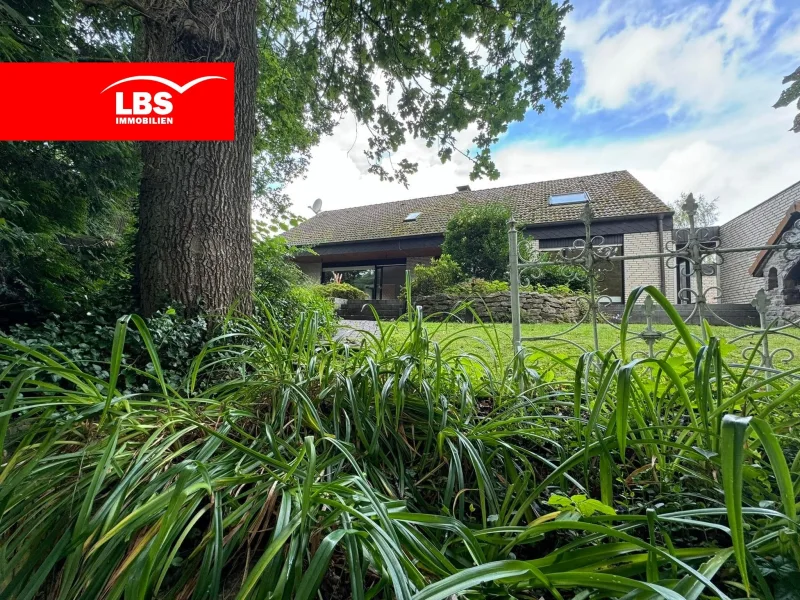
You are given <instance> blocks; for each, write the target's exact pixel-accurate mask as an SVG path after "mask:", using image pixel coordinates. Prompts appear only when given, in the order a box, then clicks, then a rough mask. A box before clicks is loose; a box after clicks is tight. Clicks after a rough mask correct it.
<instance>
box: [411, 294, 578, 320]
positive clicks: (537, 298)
mask: <svg viewBox="0 0 800 600" xmlns="http://www.w3.org/2000/svg"><path fill="white" fill-rule="evenodd" d="M579 299H580V297H578V296H553V295H552V294H539V293H537V292H520V295H519V300H520V314H521V317H522V322H523V323H575V322H577V321H578V320H580V318H581V315H582V306H585V304H586V302H580V301H579ZM464 301H465V298H462V297H459V296H453V295H450V294H435V295H433V296H423V297H421V298H417V299H415V300H414V304H415V305H416V306H421V307H422V314H423V315H424V316H426V317H429V316H433V315H436V314H437V313H452V312H453V311H454V309H455V308H457V307H458V306H459V305H460V304H462V303H463V302H464ZM468 301H469V302H471V304H472V309H473V310H474V311H475V313H476V314H477V315H478V316H479V317H480V318H481V320H484V321H486V320H489V319H491V320H493V321H495V322H498V323H510V322H511V292H497V293H495V294H487V295H486V296H483V297H481V298H470V299H468ZM446 317H447V315H445V314H442V315H439V316H438V317H436V318H440V319H444V318H446ZM458 317H459V318H461V319H464V320H469V319H470V317H471V313H470V311H466V310H465V311H461V312H460V313H458Z"/></svg>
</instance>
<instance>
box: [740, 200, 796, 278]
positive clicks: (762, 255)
mask: <svg viewBox="0 0 800 600" xmlns="http://www.w3.org/2000/svg"><path fill="white" fill-rule="evenodd" d="M798 219H800V202H795V203H794V204H792V205H791V206H790V207H789V210H787V211H786V215H785V216H784V217H783V219H781V222H780V223H778V226H777V227H776V228H775V232H774V233H773V234H772V235H771V236H770V238H769V240H768V241H767V244H766V245H767V246H774V245H777V244H780V243H781V237H783V234H784V233H786V232H787V231H788V230H789V228H791V227H792V226H793V225H794V224H795V222H796V221H797V220H798ZM773 252H775V250H762V251H761V252H759V253H758V256H756V260H755V261H754V262H753V264H752V265H751V267H750V274H751V275H752V276H753V277H763V276H764V267H765V266H766V264H767V260H769V257H770V256H772V253H773Z"/></svg>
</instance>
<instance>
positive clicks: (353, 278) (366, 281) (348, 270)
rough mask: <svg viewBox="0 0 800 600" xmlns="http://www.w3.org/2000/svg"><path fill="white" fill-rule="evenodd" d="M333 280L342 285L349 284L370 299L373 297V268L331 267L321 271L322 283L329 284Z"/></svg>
mask: <svg viewBox="0 0 800 600" xmlns="http://www.w3.org/2000/svg"><path fill="white" fill-rule="evenodd" d="M335 278H338V279H340V280H341V282H342V283H349V284H350V285H352V286H353V287H357V288H358V289H360V290H361V291H362V292H365V293H366V294H367V295H368V296H369V297H370V298H374V297H375V267H372V266H361V267H331V268H327V267H326V268H323V269H322V283H330V282H331V281H334V279H335Z"/></svg>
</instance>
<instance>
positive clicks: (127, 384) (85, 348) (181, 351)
mask: <svg viewBox="0 0 800 600" xmlns="http://www.w3.org/2000/svg"><path fill="white" fill-rule="evenodd" d="M146 323H147V328H148V329H149V331H150V334H151V336H152V338H153V344H154V346H155V348H156V349H157V350H158V353H159V356H160V359H161V360H160V362H161V368H162V369H163V371H164V378H165V380H166V381H167V383H169V384H170V385H172V386H178V385H179V384H180V381H181V379H182V378H183V376H184V374H185V373H186V371H187V369H188V368H189V364H190V362H191V361H192V359H193V358H194V357H195V356H196V355H197V353H198V352H200V349H201V348H202V347H203V344H204V343H205V342H206V339H207V338H208V323H207V321H206V319H205V318H203V317H191V318H189V317H185V316H184V315H183V311H181V310H176V309H174V308H168V309H166V310H164V311H161V312H157V313H156V314H155V315H153V316H152V317H150V318H149V319H146ZM115 327H116V319H115V318H114V316H113V315H112V314H111V313H109V312H101V313H95V312H87V313H85V314H84V316H83V318H80V319H74V318H73V319H64V318H61V317H58V316H54V317H52V318H51V319H48V320H47V321H44V322H43V323H39V324H36V325H35V326H30V325H14V326H12V327H10V328H9V330H8V337H9V338H10V339H12V340H14V341H16V342H18V343H20V344H24V345H25V346H29V347H31V348H38V349H45V348H48V349H49V348H53V349H55V350H57V351H58V352H60V353H61V354H62V355H63V356H64V357H65V358H66V359H68V360H69V361H70V362H72V363H73V364H75V365H76V366H78V367H79V368H81V369H82V370H84V371H85V372H87V373H90V374H92V375H93V376H95V377H99V378H104V377H108V364H109V362H110V361H111V346H112V342H113V339H114V329H115ZM121 360H122V364H123V365H124V366H125V367H128V369H126V370H125V379H124V381H121V382H120V383H119V387H120V389H122V390H125V391H128V392H133V391H147V390H149V389H153V388H151V386H152V384H153V382H152V381H150V380H149V379H148V377H147V376H143V375H137V374H136V372H135V371H134V368H135V369H139V370H141V371H144V372H145V373H147V374H149V375H154V374H155V368H154V365H153V363H152V361H151V360H150V357H149V355H148V352H147V348H146V345H145V344H144V342H143V340H142V339H141V337H140V336H139V335H138V333H136V332H135V331H133V332H130V333H129V334H128V336H127V338H126V344H125V348H124V352H123V355H122V357H121ZM5 365H8V362H6V361H4V359H3V358H2V357H0V371H2V369H3V368H4V366H5ZM55 379H56V380H58V379H59V377H56V378H55Z"/></svg>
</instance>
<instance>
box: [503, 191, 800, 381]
mask: <svg viewBox="0 0 800 600" xmlns="http://www.w3.org/2000/svg"><path fill="white" fill-rule="evenodd" d="M683 210H684V211H685V212H686V214H687V216H688V219H689V228H688V230H685V231H686V239H685V240H680V241H676V240H675V239H672V240H669V241H667V242H666V243H665V244H664V246H663V248H662V249H661V251H659V252H656V253H650V254H632V255H629V254H619V253H618V252H617V246H612V245H608V244H606V241H605V239H604V237H603V236H600V235H593V234H592V218H593V215H592V209H591V205H590V204H589V203H587V204H586V205H585V206H584V210H583V215H582V221H583V224H584V227H585V236H584V238H583V239H578V240H575V242H574V243H573V244H572V247H570V248H564V249H560V250H557V251H555V252H552V251H548V253H547V254H548V259H547V260H542V259H541V254H542V252H539V251H536V250H534V249H532V248H531V244H530V243H529V242H528V240H526V239H524V238H520V236H519V232H518V231H517V227H516V225H517V224H516V221H515V220H514V218H513V217H512V218H511V220H510V221H509V222H508V225H509V230H508V241H509V279H510V282H511V285H510V287H511V317H512V342H513V345H514V351H515V353H516V354H519V353H520V352H521V351H522V349H523V343H524V342H536V341H545V340H549V341H563V342H566V343H568V344H571V345H572V346H575V347H577V348H578V349H580V350H581V351H584V352H587V351H590V350H595V351H600V350H601V347H600V334H599V332H600V328H601V327H611V328H614V329H616V330H618V331H619V330H620V329H621V328H620V325H618V324H617V323H614V322H613V320H612V319H611V318H610V317H609V315H608V314H607V309H608V308H609V305H611V304H612V302H613V301H612V299H611V298H610V297H609V296H607V295H604V294H603V293H602V291H598V290H599V287H598V284H599V283H601V282H602V281H603V280H604V277H605V275H606V274H607V273H608V272H609V271H610V270H611V269H612V268H614V265H615V263H621V265H622V264H624V263H628V262H632V261H642V260H648V259H649V260H652V259H657V260H658V261H660V263H661V268H662V269H664V271H662V272H666V273H667V274H668V275H670V274H671V275H672V276H673V277H674V279H673V280H674V281H675V282H676V283H675V286H676V296H677V298H679V299H680V300H682V301H683V302H684V303H688V304H691V305H692V309H691V312H690V313H689V314H688V315H686V316H684V317H682V320H683V321H684V322H686V323H688V322H699V323H703V322H704V320H705V319H708V318H714V320H715V321H717V322H721V323H722V324H724V325H725V326H727V327H733V328H735V329H736V330H737V331H738V332H739V333H738V335H737V336H736V337H735V338H734V339H731V340H728V342H729V343H731V344H736V345H740V346H741V345H742V344H744V346H745V347H744V348H742V355H743V359H744V360H745V361H746V362H747V363H748V364H752V367H756V368H758V369H761V370H766V371H772V370H775V366H776V364H777V363H782V364H787V363H789V362H791V361H793V360H794V358H795V356H794V352H793V351H792V350H791V349H790V348H786V347H783V346H778V345H776V344H774V343H772V344H771V339H772V340H773V341H774V340H775V339H776V338H778V339H779V338H783V339H786V338H792V339H795V340H798V341H800V321H791V320H788V321H786V322H778V321H777V320H775V319H770V318H768V312H769V309H770V299H769V298H768V295H767V294H766V292H765V291H764V290H763V289H760V290H759V291H758V292H757V293H756V295H755V297H754V298H753V300H752V302H751V305H752V306H753V307H754V308H755V310H756V311H757V312H758V315H759V324H758V326H756V327H745V326H742V325H739V324H735V323H732V322H729V321H728V320H726V318H725V317H724V316H723V315H720V314H718V313H717V312H716V311H715V305H714V304H713V303H712V302H709V298H708V295H709V293H711V292H715V293H719V292H720V291H721V290H719V288H718V287H716V286H711V287H709V286H707V285H706V283H705V281H704V273H708V271H709V269H720V268H721V267H723V266H724V261H725V256H726V255H730V254H735V253H743V252H749V253H752V252H761V251H764V250H766V251H774V252H783V253H784V256H785V258H786V259H787V260H789V261H797V262H800V220H798V221H796V222H795V223H794V225H793V226H792V227H791V228H790V229H789V230H788V231H786V232H785V233H784V234H783V235H782V237H781V239H780V240H778V242H777V243H775V244H772V245H763V246H750V247H739V248H725V247H723V246H721V245H720V240H719V238H718V237H716V236H713V235H712V234H711V232H710V230H709V229H708V228H705V227H696V226H695V217H696V214H697V204H696V202H695V199H694V197H693V195H692V194H689V195H688V196H687V198H686V202H685V204H684V205H683ZM532 255H536V256H532ZM621 265H620V266H621ZM559 267H561V268H563V274H565V275H566V276H567V277H573V278H577V277H582V278H585V279H586V280H587V283H588V293H587V294H586V295H585V296H577V297H576V298H575V302H576V303H578V304H579V306H580V308H581V311H580V312H581V315H582V316H581V318H580V320H579V321H578V322H577V323H571V324H569V326H567V327H566V328H565V329H564V330H563V331H560V332H558V333H556V334H549V335H542V336H529V337H523V336H522V321H521V312H520V285H521V284H524V283H525V281H526V279H528V280H530V279H531V278H534V279H535V278H537V277H538V276H541V272H542V271H543V270H544V269H553V268H559ZM663 279H664V278H663V277H662V283H663ZM765 279H766V278H765ZM687 284H688V285H687ZM654 287H658V286H654ZM662 291H663V290H662ZM642 296H643V298H644V302H643V304H642V307H641V310H642V311H643V314H644V325H645V327H644V329H642V330H641V331H630V332H629V337H630V338H638V339H640V340H642V341H643V342H644V343H645V344H646V346H647V348H648V350H647V351H646V352H637V353H635V354H641V355H643V356H649V357H651V358H652V357H655V356H657V355H658V352H657V351H656V347H655V346H656V344H657V343H658V342H659V341H662V340H673V341H674V339H675V337H676V335H677V330H676V328H674V327H673V328H671V329H667V330H663V329H657V328H655V327H654V325H655V316H656V311H657V304H656V302H654V300H653V297H652V296H650V295H648V294H646V293H642ZM587 323H588V324H590V325H591V327H592V342H593V344H592V346H593V347H592V348H585V347H583V346H581V345H580V344H578V343H577V342H576V341H575V340H574V339H571V338H572V337H574V336H571V335H570V334H571V333H572V332H574V331H575V330H576V329H577V328H578V327H580V326H581V325H584V324H587ZM693 335H694V336H695V337H696V338H697V339H698V341H700V342H705V341H707V340H706V335H707V334H706V330H705V328H704V327H701V328H700V333H699V335H698V334H693ZM748 344H750V345H748ZM619 345H620V343H619V342H617V343H616V344H614V345H613V346H611V347H609V348H605V349H603V350H605V351H611V350H615V349H616V348H617V347H618V346H619Z"/></svg>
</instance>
